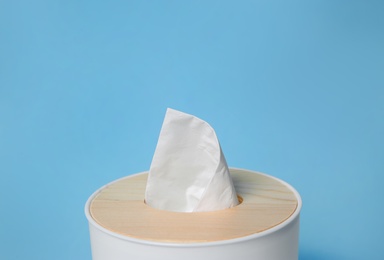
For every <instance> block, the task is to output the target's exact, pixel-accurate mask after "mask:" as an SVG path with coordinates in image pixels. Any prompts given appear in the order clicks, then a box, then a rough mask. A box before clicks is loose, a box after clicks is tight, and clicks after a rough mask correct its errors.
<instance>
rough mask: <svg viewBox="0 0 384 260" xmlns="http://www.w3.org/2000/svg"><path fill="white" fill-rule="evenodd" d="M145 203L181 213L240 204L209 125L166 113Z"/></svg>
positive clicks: (189, 117)
mask: <svg viewBox="0 0 384 260" xmlns="http://www.w3.org/2000/svg"><path fill="white" fill-rule="evenodd" d="M145 202H146V203H147V204H148V205H149V206H151V207H154V208H157V209H162V210H168V211H178V212H202V211H214V210H221V209H226V208H230V207H233V206H236V205H237V204H238V203H239V202H238V199H237V195H236V191H235V188H234V186H233V183H232V179H231V176H230V174H229V170H228V166H227V162H226V160H225V157H224V154H223V152H222V150H221V147H220V144H219V141H218V139H217V137H216V133H215V131H214V130H213V128H212V127H211V126H210V125H209V124H208V123H206V122H204V121H203V120H201V119H199V118H197V117H195V116H192V115H188V114H185V113H182V112H180V111H176V110H173V109H169V108H168V109H167V112H166V115H165V118H164V122H163V126H162V128H161V132H160V137H159V140H158V143H157V147H156V151H155V154H154V156H153V159H152V163H151V167H150V171H149V176H148V181H147V187H146V191H145Z"/></svg>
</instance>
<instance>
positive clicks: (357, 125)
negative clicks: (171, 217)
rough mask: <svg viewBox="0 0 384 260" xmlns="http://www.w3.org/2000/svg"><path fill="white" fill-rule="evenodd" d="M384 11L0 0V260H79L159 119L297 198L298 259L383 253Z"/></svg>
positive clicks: (140, 167)
mask: <svg viewBox="0 0 384 260" xmlns="http://www.w3.org/2000/svg"><path fill="white" fill-rule="evenodd" d="M383 13H384V2H383V1H48V0H46V1H17V0H14V1H0V259H5V260H10V259H38V260H44V259H49V260H51V259H55V260H61V259H71V260H72V259H85V260H90V259H91V253H90V244H89V235H88V226H87V221H86V219H85V216H84V213H83V207H84V204H85V202H86V200H87V198H88V197H89V196H90V195H91V193H92V192H94V191H95V190H96V189H97V188H99V187H100V186H102V185H104V184H106V183H108V182H110V181H112V180H115V179H117V178H120V177H123V176H126V175H129V174H133V173H136V172H141V171H145V170H148V169H149V166H150V163H151V159H152V155H153V152H154V149H155V146H156V142H157V137H158V134H159V131H160V127H161V123H162V120H163V117H164V113H165V110H166V108H167V107H171V108H175V109H178V110H182V111H184V112H187V113H191V114H194V115H196V116H198V117H200V118H202V119H204V120H206V121H208V122H209V123H210V124H211V125H212V126H213V127H214V128H215V130H216V132H217V134H218V137H219V139H220V141H221V144H222V147H223V151H224V153H225V155H226V158H227V161H228V164H229V165H230V166H233V167H240V168H247V169H251V170H257V171H262V172H265V173H268V174H271V175H274V176H276V177H279V178H281V179H283V180H285V181H287V182H289V183H290V184H292V185H293V186H294V187H295V188H296V189H297V190H298V191H299V192H300V193H301V195H302V198H303V202H304V206H303V209H302V215H301V216H302V218H301V233H300V234H301V237H300V259H301V260H333V259H338V260H343V259H348V260H349V259H370V260H372V259H382V257H383V255H384V247H383V244H382V238H383V235H382V234H383V231H384V225H383V213H384V211H383V209H384V203H383V199H384V190H383V182H384V177H383V175H384V138H383V134H384V15H383Z"/></svg>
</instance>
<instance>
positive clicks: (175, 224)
mask: <svg viewBox="0 0 384 260" xmlns="http://www.w3.org/2000/svg"><path fill="white" fill-rule="evenodd" d="M230 171H231V175H232V179H233V183H234V185H235V189H236V192H237V194H238V195H239V196H240V197H241V198H242V199H243V201H242V203H241V204H239V205H238V206H236V207H233V208H230V209H225V210H219V211H212V212H196V213H180V212H170V211H164V210H158V209H154V208H151V207H150V206H148V205H146V204H145V203H144V193H145V187H146V182H147V177H148V174H138V175H134V176H128V177H126V178H124V179H120V180H118V181H116V182H114V183H112V184H110V185H107V186H106V187H104V188H103V189H102V190H101V191H100V192H99V193H98V194H97V195H96V196H95V197H94V198H93V200H92V201H91V203H90V208H89V210H90V214H91V216H92V218H93V219H94V220H95V221H96V222H97V223H98V224H99V225H101V226H102V227H104V228H106V229H108V230H110V231H112V232H115V233H118V234H121V235H125V236H129V237H133V238H136V239H142V240H149V241H156V242H168V243H201V242H213V241H220V240H228V239H234V238H240V237H244V236H248V235H252V234H255V233H259V232H261V231H264V230H267V229H270V228H272V227H274V226H276V225H278V224H280V223H282V222H283V221H285V220H286V219H287V218H289V217H290V216H291V215H292V214H293V212H294V211H295V210H296V208H297V205H298V201H297V197H296V196H295V193H294V192H293V191H292V190H291V189H290V188H289V187H287V186H286V185H285V184H283V183H282V182H280V181H278V180H276V179H274V178H272V177H270V176H266V175H263V174H259V173H255V172H249V171H246V170H237V169H236V170H235V169H230Z"/></svg>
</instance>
